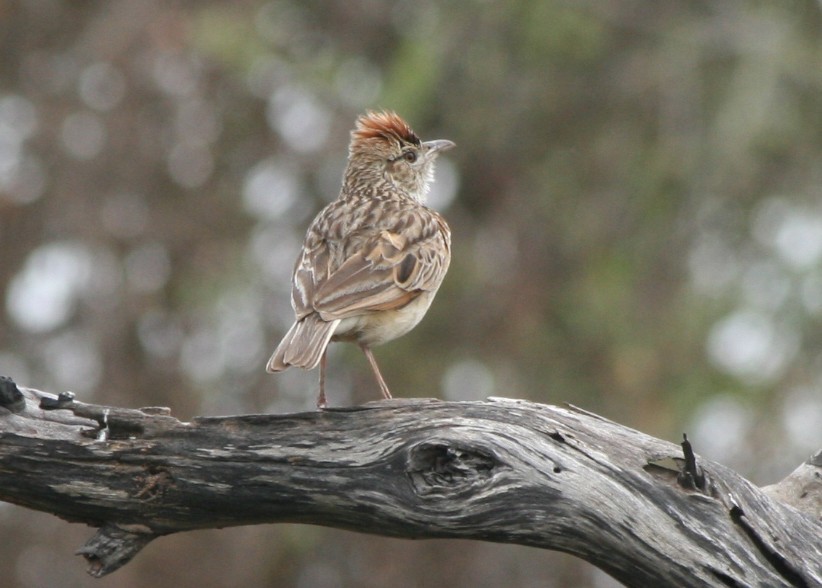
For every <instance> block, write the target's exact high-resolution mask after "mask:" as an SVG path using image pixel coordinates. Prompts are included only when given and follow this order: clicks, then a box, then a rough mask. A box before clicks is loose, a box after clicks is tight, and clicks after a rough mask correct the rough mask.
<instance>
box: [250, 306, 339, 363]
mask: <svg viewBox="0 0 822 588" xmlns="http://www.w3.org/2000/svg"><path fill="white" fill-rule="evenodd" d="M339 322H340V321H339V320H334V321H330V322H329V321H324V320H322V319H321V318H320V317H319V316H318V315H316V314H310V315H308V316H307V317H305V318H303V319H300V320H298V321H297V322H296V323H294V324H293V325H292V326H291V328H290V329H289V330H288V333H286V334H285V337H283V340H282V341H280V344H279V345H278V346H277V349H276V351H274V354H273V355H272V356H271V359H269V360H268V365H267V366H266V368H265V369H266V371H268V372H271V373H273V372H281V371H283V370H286V369H288V368H290V367H292V366H294V367H299V368H303V369H308V370H310V369H313V368H315V367H317V364H318V363H320V358H321V357H322V355H323V352H324V351H325V348H326V347H328V342H329V341H331V336H332V335H333V334H334V330H335V329H336V328H337V325H338V324H339Z"/></svg>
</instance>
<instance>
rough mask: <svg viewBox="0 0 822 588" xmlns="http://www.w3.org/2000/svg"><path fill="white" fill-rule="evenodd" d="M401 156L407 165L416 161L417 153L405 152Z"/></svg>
mask: <svg viewBox="0 0 822 588" xmlns="http://www.w3.org/2000/svg"><path fill="white" fill-rule="evenodd" d="M402 156H403V158H404V159H405V161H407V162H408V163H414V162H415V161H417V153H416V152H415V151H406V152H405V153H403V154H402Z"/></svg>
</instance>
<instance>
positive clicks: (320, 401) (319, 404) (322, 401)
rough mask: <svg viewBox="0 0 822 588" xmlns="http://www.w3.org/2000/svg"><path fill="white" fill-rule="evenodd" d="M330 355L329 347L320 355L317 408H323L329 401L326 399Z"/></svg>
mask: <svg viewBox="0 0 822 588" xmlns="http://www.w3.org/2000/svg"><path fill="white" fill-rule="evenodd" d="M327 355H328V348H325V349H324V350H323V354H322V356H321V357H320V395H319V396H317V408H319V409H323V408H325V407H326V406H328V403H327V402H326V400H325V364H326V360H327V359H328V358H327Z"/></svg>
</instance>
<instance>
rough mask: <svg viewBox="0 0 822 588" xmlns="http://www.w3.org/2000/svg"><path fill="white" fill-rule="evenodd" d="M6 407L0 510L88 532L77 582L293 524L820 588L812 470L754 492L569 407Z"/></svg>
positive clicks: (673, 575) (821, 526)
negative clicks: (181, 412) (24, 511)
mask: <svg viewBox="0 0 822 588" xmlns="http://www.w3.org/2000/svg"><path fill="white" fill-rule="evenodd" d="M12 387H13V389H12ZM17 392H19V391H17V388H16V387H15V386H14V384H13V383H11V382H10V381H8V380H6V381H2V382H0V500H4V501H8V502H12V503H15V504H19V505H22V506H25V507H28V508H33V509H36V510H42V511H45V512H50V513H53V514H55V515H57V516H60V517H62V518H64V519H66V520H69V521H79V522H85V523H87V524H89V525H92V526H94V527H99V531H98V532H97V534H96V535H95V536H94V537H93V538H92V539H91V540H90V541H89V542H88V543H87V544H86V545H85V546H84V547H83V548H82V549H81V550H80V552H79V553H80V554H82V555H83V556H84V557H86V558H87V560H88V561H89V562H90V564H91V567H90V570H89V571H90V573H92V574H93V575H95V576H102V575H105V574H107V573H110V572H112V571H114V570H116V569H117V568H119V567H120V566H122V565H124V564H125V563H127V562H128V561H129V560H130V559H131V558H132V557H133V556H134V555H135V554H136V553H137V552H139V550H140V549H141V548H142V547H144V546H145V545H146V544H147V543H149V542H150V541H151V540H153V539H154V538H156V537H159V536H162V535H167V534H170V533H176V532H180V531H187V530H191V529H203V528H215V527H226V526H232V525H247V524H258V523H274V522H299V523H310V524H317V525H324V526H330V527H338V528H343V529H350V530H353V531H360V532H365V533H374V534H380V535H386V536H392V537H404V538H433V537H440V538H443V537H452V538H457V537H459V538H469V539H480V540H486V541H497V542H502V543H518V544H523V545H530V546H535V547H541V548H545V549H553V550H559V551H565V552H568V553H572V554H575V555H577V556H579V557H581V558H583V559H585V560H587V561H589V562H591V563H592V564H594V565H595V566H598V567H599V568H601V569H603V570H605V571H606V572H608V573H609V574H611V575H612V576H614V577H615V578H617V579H618V580H620V581H621V582H623V583H625V584H626V585H628V586H680V587H682V586H685V587H687V586H700V587H702V586H769V587H770V586H822V518H821V517H822V513H821V512H820V501H822V475H821V474H820V472H822V466H821V465H820V459H819V456H816V457H815V458H812V459H811V460H810V461H809V462H808V463H806V464H803V466H801V467H800V468H799V470H797V472H799V471H800V470H802V471H801V472H800V474H797V472H794V474H792V475H791V476H790V477H789V478H788V479H787V480H786V482H785V483H784V484H780V485H776V486H773V487H769V488H768V489H759V488H757V487H755V486H754V485H752V484H751V483H749V482H748V481H746V480H744V479H743V478H741V477H740V476H739V475H737V474H736V473H734V472H733V471H731V470H729V469H728V468H725V467H723V466H721V465H720V464H716V463H713V462H710V461H707V460H704V459H702V458H700V457H699V456H698V455H697V454H694V453H693V452H692V450H690V448H689V447H690V446H688V447H684V446H683V448H684V454H683V449H681V448H679V447H678V446H676V445H674V444H672V443H668V442H665V441H661V440H658V439H654V438H652V437H649V436H647V435H644V434H642V433H640V432H638V431H634V430H632V429H628V428H626V427H623V426H621V425H618V424H616V423H613V422H611V421H608V420H606V419H604V418H602V417H599V416H597V415H594V414H591V413H587V412H585V411H582V410H580V409H577V408H575V407H564V408H563V407H554V406H545V405H540V404H535V403H531V402H525V401H516V400H508V399H502V398H496V399H489V400H488V401H485V402H442V401H437V400H425V399H419V400H391V401H381V402H375V403H369V404H367V405H364V406H359V407H352V408H346V409H331V410H323V411H320V412H311V413H301V414H287V415H248V416H233V417H220V418H196V419H194V420H193V421H192V422H190V423H186V422H180V421H178V420H177V419H174V418H173V417H171V416H169V414H168V410H167V409H156V408H154V409H142V410H132V409H123V408H114V407H104V406H97V405H90V404H84V403H81V402H77V401H76V400H74V399H73V396H70V395H60V396H59V397H55V396H53V395H50V394H45V393H43V392H39V391H36V390H32V389H22V390H21V392H22V395H18V393H17ZM41 406H43V407H45V408H41ZM697 443H698V440H697ZM814 460H816V461H814ZM686 466H687V467H686Z"/></svg>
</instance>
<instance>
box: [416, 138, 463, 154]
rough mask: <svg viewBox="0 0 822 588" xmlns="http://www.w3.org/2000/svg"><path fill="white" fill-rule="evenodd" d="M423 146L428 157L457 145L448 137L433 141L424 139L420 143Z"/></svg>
mask: <svg viewBox="0 0 822 588" xmlns="http://www.w3.org/2000/svg"><path fill="white" fill-rule="evenodd" d="M422 146H423V147H425V154H426V156H428V157H431V156H433V155H436V154H438V153H439V152H440V151H448V150H449V149H453V148H454V147H456V146H457V144H456V143H454V142H453V141H449V140H448V139H436V140H434V141H426V142H425V143H423V144H422Z"/></svg>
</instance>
